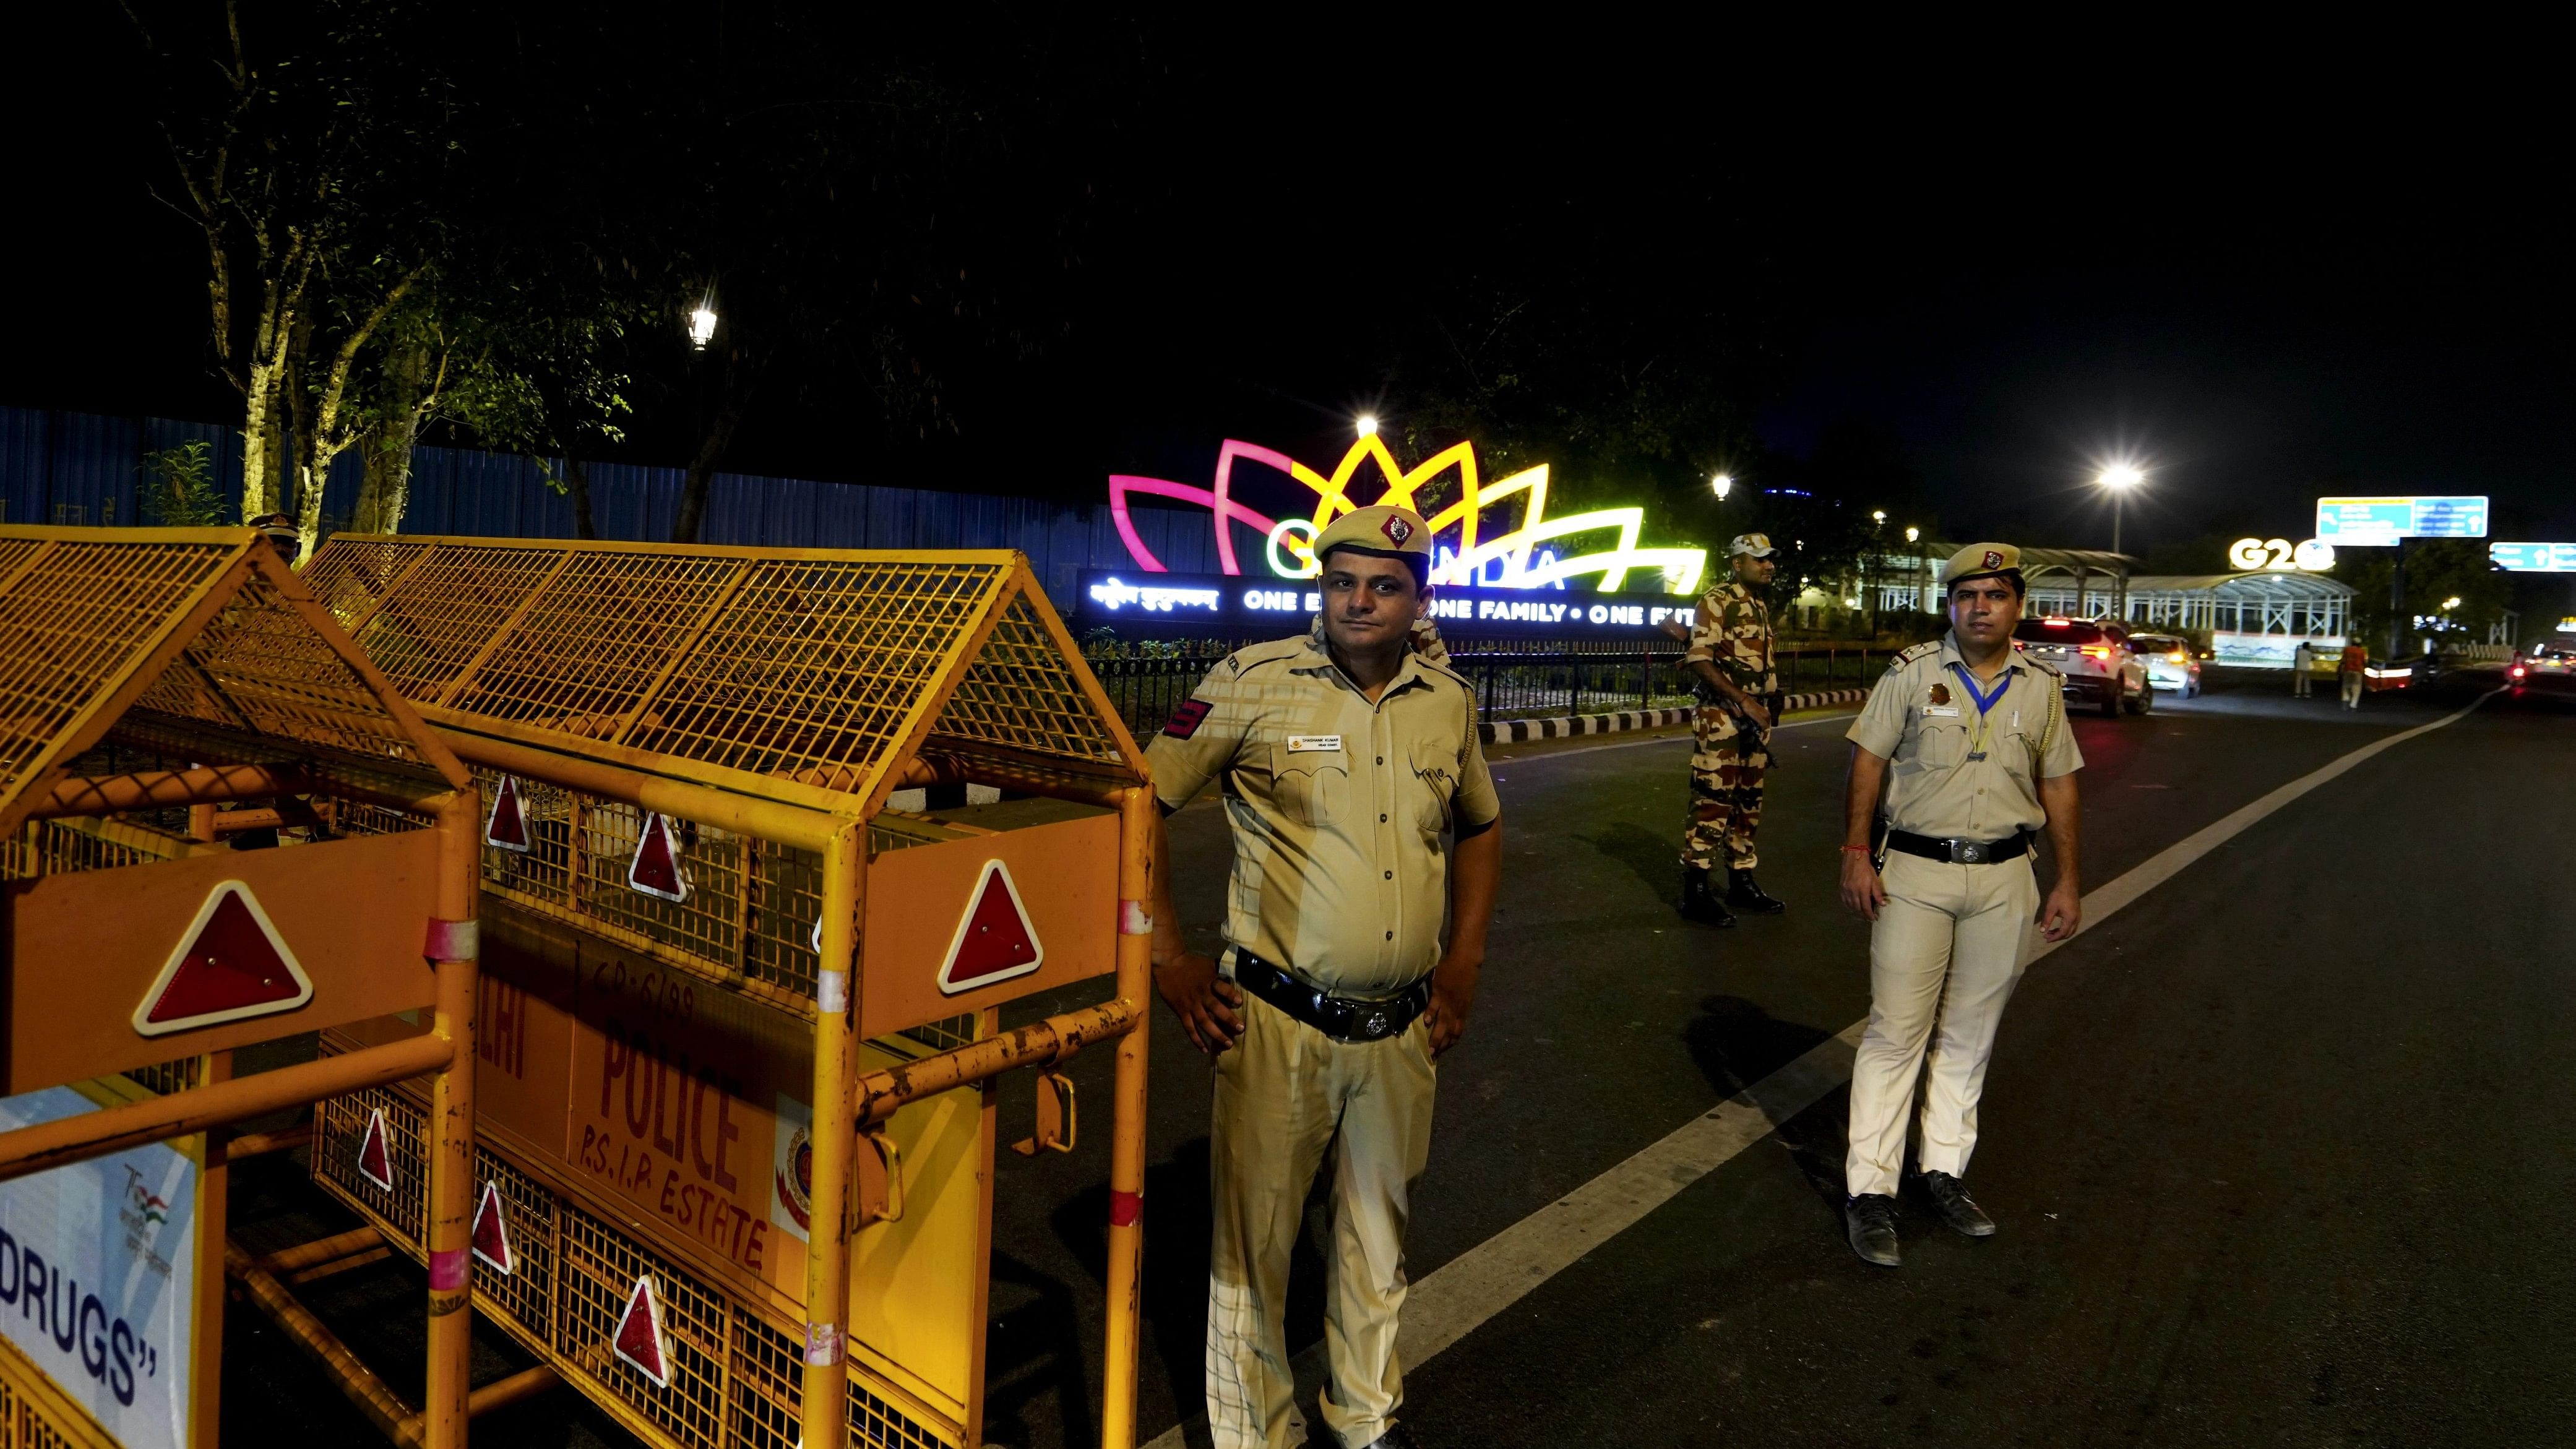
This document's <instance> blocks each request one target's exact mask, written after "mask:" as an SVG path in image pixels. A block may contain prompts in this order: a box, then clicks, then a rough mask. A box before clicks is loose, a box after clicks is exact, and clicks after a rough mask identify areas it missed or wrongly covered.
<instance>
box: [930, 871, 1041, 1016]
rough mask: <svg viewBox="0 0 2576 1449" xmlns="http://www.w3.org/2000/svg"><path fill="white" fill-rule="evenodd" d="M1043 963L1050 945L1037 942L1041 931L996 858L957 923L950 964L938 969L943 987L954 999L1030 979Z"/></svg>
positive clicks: (949, 957) (1016, 887)
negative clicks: (1017, 979)
mask: <svg viewBox="0 0 2576 1449" xmlns="http://www.w3.org/2000/svg"><path fill="white" fill-rule="evenodd" d="M1045 959H1046V947H1045V946H1043V945H1041V944H1039V941H1038V932H1037V928H1036V927H1035V926H1032V925H1030V924H1029V913H1028V909H1027V908H1026V907H1024V906H1022V905H1021V904H1020V888H1019V886H1018V885H1016V884H1015V883H1013V881H1012V880H1011V872H1010V868H1009V867H1007V866H1005V865H1003V864H1002V863H1001V862H1000V861H998V860H988V861H986V862H984V874H983V877H982V879H981V880H979V881H978V882H977V884H976V887H975V901H974V904H972V905H970V906H968V907H967V908H966V914H965V916H964V917H963V918H961V919H960V920H959V921H958V922H957V934H956V935H955V936H954V937H951V938H950V940H949V942H948V960H947V961H946V962H945V963H944V964H942V965H941V966H940V968H939V989H940V990H941V991H943V992H946V993H947V994H949V995H951V996H954V995H956V994H957V993H958V992H961V991H972V990H974V989H975V988H976V987H978V986H990V985H992V984H993V983H994V982H996V981H1008V980H1010V979H1011V978H1012V977H1014V976H1026V975H1028V974H1029V973H1030V972H1032V971H1035V970H1036V969H1038V963H1040V962H1042V961H1044V960H1045Z"/></svg>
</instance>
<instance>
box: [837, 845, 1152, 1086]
mask: <svg viewBox="0 0 2576 1449" xmlns="http://www.w3.org/2000/svg"><path fill="white" fill-rule="evenodd" d="M995 863H998V864H999V865H1000V867H1001V869H1000V870H999V871H995V870H993V869H992V868H991V867H992V866H993V865H994V864H995ZM1117 898H1118V817H1117V816H1115V815H1109V814H1101V815H1095V816H1092V817H1090V818H1088V819H1082V820H1061V821H1058V822H1056V823H1055V824H1053V825H1039V826H1034V827H1032V828H1030V829H1027V830H1011V831H1005V832H1003V833H1001V834H998V835H984V836H977V837H975V838H973V839H969V840H952V841H946V842H943V843H941V844H937V845H921V846H915V847H913V848H912V849H910V850H894V851H888V852H886V853H884V854H882V855H880V856H878V857H877V858H876V859H875V860H874V861H872V862H870V863H869V866H868V902H867V926H866V930H865V931H864V932H863V933H862V937H861V939H862V940H863V941H864V942H865V943H866V945H865V947H864V950H863V958H864V962H865V965H864V968H863V969H862V970H861V971H860V973H859V1034H860V1035H861V1036H882V1035H884V1034H885V1033H887V1032H891V1031H900V1030H902V1029H904V1028H906V1027H910V1026H917V1025H919V1024H920V1023H922V1022H925V1021H936V1020H938V1019H939V1018H941V1017H947V1016H956V1015H959V1014H961V1013H964V1012H969V1011H975V1010H980V1009H981V1008H983V1007H986V1006H996V1005H999V1004H1001V1003H1002V1002H1004V1001H1008V1000H1013V999H1016V998H1018V997H1022V996H1026V995H1028V994H1029V993H1031V992H1033V991H1045V990H1048V989H1051V988H1053V987H1057V986H1062V985H1065V984H1066V983H1068V982H1074V981H1080V980H1082V979H1083V978H1085V977H1088V976H1101V975H1106V974H1107V973H1108V972H1110V971H1111V970H1112V969H1114V968H1115V967H1116V966H1117V964H1118V963H1117V957H1116V950H1117V944H1118V930H1117V919H1116V917H1115V916H1113V915H1112V914H1111V913H1110V912H1108V911H1106V910H1103V909H1102V903H1103V902H1106V901H1115V900H1116V899H1117ZM1015 905H1016V907H1017V909H1016V910H1015V909H1013V907H1014V906H1015ZM1001 937H1017V938H1021V939H1028V940H1030V941H1032V942H1033V945H1034V947H1035V949H1034V950H1030V951H1027V952H1026V953H1025V954H1024V955H1023V956H1021V957H1016V958H1015V957H1014V956H1013V955H1012V953H1011V952H1010V950H1009V949H1008V947H1009V946H1011V945H1017V944H1018V940H1016V939H1015V940H1010V941H1007V942H1002V943H1000V944H999V946H998V947H997V945H996V940H997V938H1001ZM979 951H981V952H982V953H984V954H983V955H981V956H979V955H978V952H979ZM1030 963H1033V964H1030ZM1024 966H1025V969H1024ZM978 972H980V973H982V976H981V979H982V980H983V981H984V982H986V983H987V984H984V985H980V986H978V985H975V984H974V983H975V982H976V981H977V979H978V976H977V975H976V973H978ZM943 978H946V979H945V982H943Z"/></svg>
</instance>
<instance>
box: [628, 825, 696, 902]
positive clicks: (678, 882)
mask: <svg viewBox="0 0 2576 1449" xmlns="http://www.w3.org/2000/svg"><path fill="white" fill-rule="evenodd" d="M626 884H627V885H628V886H629V887H630V888H632V889H635V890H639V891H642V892H643V893H644V894H646V895H648V896H660V897H661V898H662V899H664V900H666V901H684V900H687V899H688V898H689V878H688V877H687V876H685V875H682V874H681V873H680V851H679V847H677V846H675V845H673V844H672V843H671V823H670V822H669V821H668V820H666V819H664V818H663V817H662V813H661V812H660V811H658V810H650V811H646V812H645V815H644V834H643V836H642V837H641V838H639V839H638V840H637V841H636V842H635V859H634V860H632V861H630V862H628V863H627V866H626Z"/></svg>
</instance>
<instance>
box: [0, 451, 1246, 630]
mask: <svg viewBox="0 0 2576 1449" xmlns="http://www.w3.org/2000/svg"><path fill="white" fill-rule="evenodd" d="M191 441H204V442H207V443H210V444H212V445H213V447H212V449H211V452H212V455H213V458H214V461H215V467H216V481H217V484H218V486H219V488H220V489H221V491H222V493H223V496H224V498H225V499H226V501H227V503H228V504H229V505H230V506H232V507H233V508H234V509H236V510H238V508H239V506H240V503H241V430H240V429H238V428H232V427H225V426H222V425H219V424H212V423H182V422H173V421H171V420H169V419H167V418H125V417H107V416H102V415H100V414H96V413H76V412H59V411H54V410H50V409H43V408H8V407H0V522H7V523H80V524H91V525H98V524H137V523H150V522H153V521H154V520H153V519H152V518H150V517H148V516H147V515H146V513H145V511H144V509H143V485H144V476H143V471H142V465H143V455H144V454H145V453H147V452H151V451H156V450H159V449H163V448H170V447H176V446H178V445H179V444H181V443H185V442H191ZM545 476H546V470H545V468H544V466H543V465H541V464H540V463H539V461H538V460H536V459H533V458H523V457H517V456H513V455H509V454H503V453H482V452H475V451H472V450H469V449H463V448H419V449H415V450H414V451H413V454H412V482H411V504H410V508H409V510H408V511H407V512H406V514H405V516H404V518H403V531H404V532H406V533H456V534H478V535H489V536H494V537H508V538H570V537H572V502H571V500H570V499H567V498H565V497H564V496H563V495H561V494H559V493H557V492H555V491H554V490H553V489H552V488H550V487H548V486H547V484H546V481H545ZM680 479H681V470H680V469H678V468H644V467H637V466H634V465H632V464H624V463H594V464H592V465H591V466H590V487H591V506H592V509H593V512H594V515H595V517H596V518H597V520H598V524H599V534H600V537H602V538H611V539H630V540H638V541H643V540H660V539H666V538H669V537H670V536H671V518H672V515H673V513H674V512H675V511H676V510H677V508H678V504H679V497H680ZM1102 486H1103V487H1104V489H1105V487H1106V483H1105V481H1104V483H1103V485H1102ZM357 495H358V459H357V455H356V454H355V453H347V454H343V455H342V456H341V457H340V458H339V459H338V460H337V462H336V463H335V464H334V465H333V467H332V470H331V478H330V482H329V484H328V485H327V486H326V487H325V488H324V489H323V492H322V512H323V516H324V519H325V526H326V528H335V527H337V526H339V525H340V524H341V523H342V522H344V521H345V520H346V519H347V518H348V516H349V514H350V511H351V509H352V508H353V507H354V505H355V503H356V501H357ZM1130 516H1131V517H1132V518H1133V519H1134V520H1135V523H1136V531H1137V533H1138V534H1139V535H1141V536H1142V537H1143V539H1144V540H1145V546H1146V547H1147V548H1150V549H1152V550H1153V551H1154V554H1155V556H1156V557H1158V558H1160V559H1161V560H1162V561H1163V563H1164V565H1165V566H1166V567H1168V568H1171V569H1172V570H1174V571H1176V572H1180V573H1214V572H1216V571H1217V564H1216V541H1215V539H1214V538H1213V537H1212V536H1211V534H1210V532H1209V529H1208V521H1207V515H1206V514H1205V513H1201V512H1197V511H1190V510H1176V509H1165V508H1151V507H1143V506H1139V507H1137V508H1135V509H1134V510H1132V512H1131V515H1130ZM702 538H703V540H704V541H705V542H707V543H731V544H761V545H767V546H771V547H778V548H1016V549H1018V550H1020V551H1021V552H1022V553H1025V554H1027V555H1028V556H1029V559H1030V561H1031V562H1032V563H1034V564H1035V565H1036V567H1037V571H1038V577H1039V578H1041V579H1043V580H1044V581H1045V582H1046V586H1047V592H1048V593H1049V594H1050V595H1052V596H1053V597H1054V598H1055V601H1056V603H1057V606H1058V607H1059V608H1068V607H1070V605H1071V602H1072V600H1071V598H1070V594H1071V592H1072V589H1073V580H1074V574H1075V572H1076V571H1077V570H1080V569H1084V568H1124V567H1128V566H1129V562H1130V561H1129V559H1128V556H1127V548H1126V545H1125V544H1124V543H1122V542H1121V541H1120V540H1119V537H1118V526H1117V524H1116V522H1115V521H1114V520H1113V519H1112V518H1111V516H1110V512H1109V505H1108V504H1107V503H1105V502H1103V503H1093V504H1080V505H1065V504H1057V503H1048V502H1044V501H1041V500H1039V499H1034V498H995V497H989V496H986V495H982V494H967V493H948V492H942V491H940V490H938V489H936V488H899V487H889V486H886V485H882V484H868V483H822V482H816V481H814V480H812V479H807V478H764V477H756V476H753V475H750V474H744V473H718V474H717V475H716V476H715V478H714V479H713V480H712V481H711V482H710V484H709V486H708V489H707V513H706V521H705V526H704V528H703V530H702ZM1237 542H1238V544H1239V545H1240V544H1241V543H1243V542H1244V540H1242V539H1241V538H1238V540H1237Z"/></svg>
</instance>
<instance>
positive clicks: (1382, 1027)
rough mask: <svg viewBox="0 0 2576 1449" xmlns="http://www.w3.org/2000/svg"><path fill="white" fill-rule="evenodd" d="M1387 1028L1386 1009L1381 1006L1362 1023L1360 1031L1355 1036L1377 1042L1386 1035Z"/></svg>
mask: <svg viewBox="0 0 2576 1449" xmlns="http://www.w3.org/2000/svg"><path fill="white" fill-rule="evenodd" d="M1386 1028H1387V1019H1386V1008H1385V1007H1383V1006H1381V1007H1379V1008H1377V1009H1376V1010H1374V1011H1372V1012H1370V1013H1369V1014H1368V1015H1367V1016H1366V1017H1365V1018H1363V1019H1362V1020H1361V1021H1360V1024H1359V1029H1358V1030H1357V1031H1356V1032H1355V1033H1354V1035H1358V1036H1364V1037H1367V1038H1369V1039H1370V1040H1372V1041H1375V1040H1377V1039H1379V1038H1381V1037H1384V1036H1385V1035H1386Z"/></svg>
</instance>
